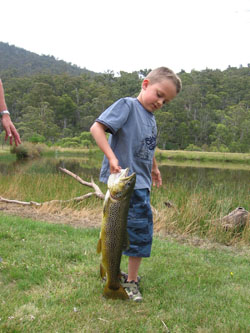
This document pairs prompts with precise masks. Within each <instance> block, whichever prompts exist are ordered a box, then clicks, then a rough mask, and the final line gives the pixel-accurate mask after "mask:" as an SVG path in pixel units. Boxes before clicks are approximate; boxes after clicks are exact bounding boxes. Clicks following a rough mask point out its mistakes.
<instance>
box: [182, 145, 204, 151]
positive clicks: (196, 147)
mask: <svg viewBox="0 0 250 333" xmlns="http://www.w3.org/2000/svg"><path fill="white" fill-rule="evenodd" d="M184 150H186V151H202V149H201V147H198V146H196V145H194V144H192V143H191V144H189V145H188V146H187V147H186V148H185V149H184Z"/></svg>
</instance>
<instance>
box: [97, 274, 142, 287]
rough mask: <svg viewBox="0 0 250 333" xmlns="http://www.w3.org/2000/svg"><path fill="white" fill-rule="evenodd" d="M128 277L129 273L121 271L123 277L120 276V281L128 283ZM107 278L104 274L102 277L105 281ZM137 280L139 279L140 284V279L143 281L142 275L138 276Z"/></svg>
mask: <svg viewBox="0 0 250 333" xmlns="http://www.w3.org/2000/svg"><path fill="white" fill-rule="evenodd" d="M127 279H128V274H127V273H124V272H121V278H120V281H121V283H122V284H123V283H126V282H127ZM106 280H107V277H106V276H104V277H103V278H102V281H103V282H106ZM137 280H138V282H137V283H138V285H139V283H140V281H141V277H140V276H139V275H138V277H137Z"/></svg>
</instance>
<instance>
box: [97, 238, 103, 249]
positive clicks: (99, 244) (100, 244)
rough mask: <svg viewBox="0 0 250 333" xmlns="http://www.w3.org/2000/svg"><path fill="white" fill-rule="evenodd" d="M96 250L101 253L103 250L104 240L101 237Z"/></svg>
mask: <svg viewBox="0 0 250 333" xmlns="http://www.w3.org/2000/svg"><path fill="white" fill-rule="evenodd" d="M96 250H97V253H101V251H102V240H101V238H100V239H99V240H98V243H97V249H96Z"/></svg>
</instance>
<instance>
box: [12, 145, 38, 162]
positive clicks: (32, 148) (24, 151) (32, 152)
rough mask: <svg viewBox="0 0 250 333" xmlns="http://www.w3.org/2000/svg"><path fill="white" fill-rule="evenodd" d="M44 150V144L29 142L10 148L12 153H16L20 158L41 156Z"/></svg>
mask: <svg viewBox="0 0 250 333" xmlns="http://www.w3.org/2000/svg"><path fill="white" fill-rule="evenodd" d="M43 151H44V147H43V145H34V144H32V143H29V142H25V143H22V144H21V145H19V146H17V147H16V146H13V147H12V148H11V150H10V152H11V153H12V154H16V157H17V159H18V160H22V159H27V158H31V159H32V158H36V157H40V156H41V155H42V153H43Z"/></svg>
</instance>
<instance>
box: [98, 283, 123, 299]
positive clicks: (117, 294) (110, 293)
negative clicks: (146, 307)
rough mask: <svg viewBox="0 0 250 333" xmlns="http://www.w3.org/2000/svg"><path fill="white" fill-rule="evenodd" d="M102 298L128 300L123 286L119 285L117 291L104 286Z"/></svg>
mask: <svg viewBox="0 0 250 333" xmlns="http://www.w3.org/2000/svg"><path fill="white" fill-rule="evenodd" d="M103 295H104V297H107V298H111V299H123V300H125V299H128V298H129V297H128V294H127V293H126V291H125V289H124V288H123V286H122V285H121V284H120V286H119V288H118V289H111V288H109V286H108V285H107V284H106V286H105V287H104V291H103Z"/></svg>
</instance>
